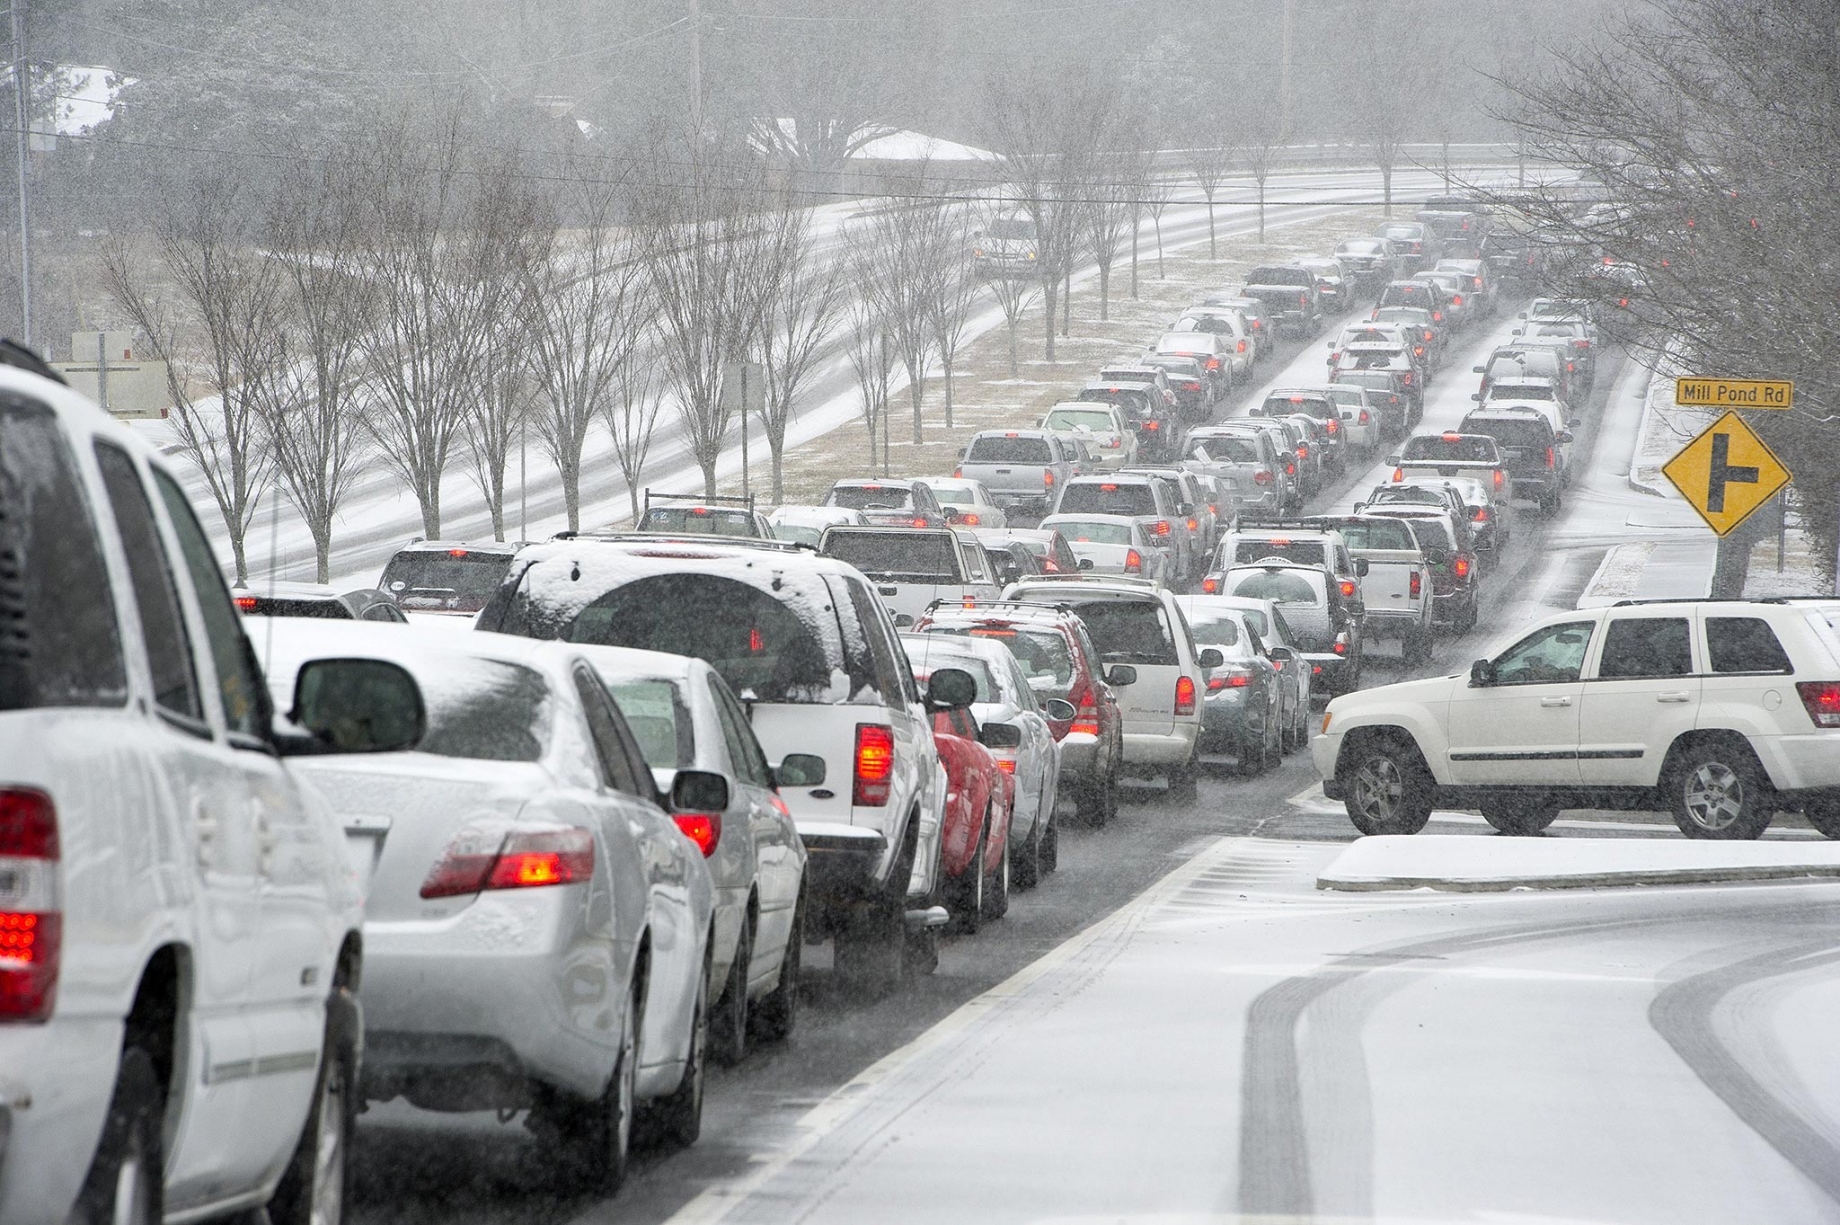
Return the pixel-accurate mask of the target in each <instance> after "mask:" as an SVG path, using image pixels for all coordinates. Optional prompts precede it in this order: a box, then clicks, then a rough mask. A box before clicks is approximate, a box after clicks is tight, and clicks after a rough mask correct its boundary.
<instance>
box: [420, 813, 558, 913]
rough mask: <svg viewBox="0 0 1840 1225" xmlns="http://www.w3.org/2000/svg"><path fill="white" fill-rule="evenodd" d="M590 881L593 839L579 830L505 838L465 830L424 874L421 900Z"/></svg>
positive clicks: (493, 831)
mask: <svg viewBox="0 0 1840 1225" xmlns="http://www.w3.org/2000/svg"><path fill="white" fill-rule="evenodd" d="M593 875H594V834H593V833H592V832H591V831H589V830H586V829H583V828H581V827H579V826H570V827H567V828H562V829H532V830H517V829H514V830H512V831H511V832H509V833H507V832H506V831H505V830H504V829H502V828H494V829H486V828H482V827H477V826H469V827H468V828H466V829H462V830H461V831H460V832H459V833H457V834H455V835H454V837H453V841H451V842H449V843H448V844H447V850H446V851H445V852H443V853H442V855H441V858H440V859H439V860H438V861H436V863H435V865H434V867H432V868H430V869H429V870H428V875H427V877H426V878H424V879H423V881H422V889H421V894H422V896H423V897H425V898H437V897H453V896H455V895H458V894H463V893H479V892H482V891H484V890H487V889H531V888H537V887H540V886H544V885H569V884H574V883H575V882H577V881H585V880H587V879H589V878H590V877H592V876H593Z"/></svg>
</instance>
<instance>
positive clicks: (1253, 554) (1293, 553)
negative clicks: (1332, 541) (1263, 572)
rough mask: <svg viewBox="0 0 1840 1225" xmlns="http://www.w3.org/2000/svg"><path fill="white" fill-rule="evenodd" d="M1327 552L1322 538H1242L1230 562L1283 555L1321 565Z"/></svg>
mask: <svg viewBox="0 0 1840 1225" xmlns="http://www.w3.org/2000/svg"><path fill="white" fill-rule="evenodd" d="M1325 553H1326V550H1325V549H1324V547H1323V542H1322V541H1320V540H1241V541H1237V542H1236V543H1235V544H1234V546H1233V560H1232V562H1231V563H1229V564H1231V565H1235V566H1244V565H1248V564H1250V563H1252V562H1255V561H1264V560H1265V559H1266V558H1267V557H1282V558H1284V559H1285V560H1286V561H1297V562H1302V563H1303V564H1304V565H1306V566H1320V565H1324V564H1326V563H1325V561H1324V556H1325Z"/></svg>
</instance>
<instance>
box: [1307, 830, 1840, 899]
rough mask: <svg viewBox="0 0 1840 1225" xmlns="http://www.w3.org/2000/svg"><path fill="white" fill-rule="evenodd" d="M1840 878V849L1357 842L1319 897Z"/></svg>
mask: <svg viewBox="0 0 1840 1225" xmlns="http://www.w3.org/2000/svg"><path fill="white" fill-rule="evenodd" d="M1800 877H1840V842H1825V841H1823V842H1817V843H1806V842H1697V841H1690V840H1688V839H1686V838H1682V839H1681V840H1680V841H1678V842H1668V841H1662V840H1658V839H1653V838H1508V837H1501V836H1496V835H1488V836H1475V837H1470V836H1465V835H1455V836H1452V837H1444V838H1424V837H1382V838H1362V839H1360V840H1359V841H1357V842H1355V843H1354V844H1352V845H1351V846H1349V848H1348V849H1347V850H1345V851H1343V852H1342V853H1341V854H1340V855H1338V856H1337V857H1336V858H1335V859H1334V861H1333V862H1331V863H1330V864H1329V866H1328V867H1326V868H1324V869H1323V870H1322V872H1321V873H1320V874H1319V875H1318V876H1317V878H1316V887H1317V888H1318V889H1338V890H1379V889H1441V890H1448V891H1451V892H1456V893H1486V892H1496V891H1501V890H1507V889H1585V888H1591V887H1594V886H1601V885H1681V884H1701V883H1706V882H1712V881H1750V880H1792V879H1796V878H1800Z"/></svg>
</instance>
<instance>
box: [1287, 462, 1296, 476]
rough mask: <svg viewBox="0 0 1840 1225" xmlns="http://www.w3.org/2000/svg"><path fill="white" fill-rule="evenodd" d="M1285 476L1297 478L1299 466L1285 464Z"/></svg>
mask: <svg viewBox="0 0 1840 1225" xmlns="http://www.w3.org/2000/svg"><path fill="white" fill-rule="evenodd" d="M1284 475H1285V476H1296V475H1297V465H1296V464H1291V463H1287V464H1285V465H1284Z"/></svg>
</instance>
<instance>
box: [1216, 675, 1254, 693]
mask: <svg viewBox="0 0 1840 1225" xmlns="http://www.w3.org/2000/svg"><path fill="white" fill-rule="evenodd" d="M1251 684H1252V673H1250V672H1242V671H1240V670H1238V669H1234V670H1233V671H1231V672H1224V673H1217V674H1215V675H1213V676H1210V677H1208V683H1207V687H1208V692H1209V693H1220V692H1222V691H1223V690H1227V689H1245V688H1247V687H1248V686H1250V685H1251Z"/></svg>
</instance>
